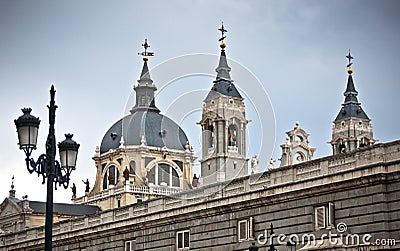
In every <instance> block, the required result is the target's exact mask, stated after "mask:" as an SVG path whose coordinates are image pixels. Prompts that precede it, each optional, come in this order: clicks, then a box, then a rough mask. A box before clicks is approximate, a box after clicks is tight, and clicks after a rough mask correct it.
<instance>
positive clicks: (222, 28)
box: [218, 22, 228, 42]
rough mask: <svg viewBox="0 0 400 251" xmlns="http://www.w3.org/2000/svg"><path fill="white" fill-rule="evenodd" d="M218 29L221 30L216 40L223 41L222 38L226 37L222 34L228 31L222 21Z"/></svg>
mask: <svg viewBox="0 0 400 251" xmlns="http://www.w3.org/2000/svg"><path fill="white" fill-rule="evenodd" d="M218 30H219V31H220V32H221V38H220V39H219V40H218V41H220V42H224V39H225V38H226V36H224V34H225V32H228V31H227V30H225V28H224V22H222V25H221V28H219V29H218Z"/></svg>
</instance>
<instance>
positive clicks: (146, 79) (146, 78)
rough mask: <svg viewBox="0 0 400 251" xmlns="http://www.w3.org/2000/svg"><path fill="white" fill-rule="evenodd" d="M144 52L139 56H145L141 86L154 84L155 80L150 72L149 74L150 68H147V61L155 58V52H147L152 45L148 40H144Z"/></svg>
mask: <svg viewBox="0 0 400 251" xmlns="http://www.w3.org/2000/svg"><path fill="white" fill-rule="evenodd" d="M142 46H143V48H144V51H143V52H141V53H138V54H139V55H142V56H143V62H144V63H143V68H142V73H141V74H140V79H139V80H138V82H139V84H145V85H147V84H152V83H153V80H151V78H150V72H149V67H148V66H147V61H149V57H152V56H154V52H149V51H147V49H148V48H150V45H149V44H148V43H147V38H146V39H145V40H144V43H143V44H142Z"/></svg>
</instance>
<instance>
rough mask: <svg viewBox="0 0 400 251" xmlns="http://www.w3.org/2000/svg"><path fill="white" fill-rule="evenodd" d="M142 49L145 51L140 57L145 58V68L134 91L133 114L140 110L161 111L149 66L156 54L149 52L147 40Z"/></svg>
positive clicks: (140, 53)
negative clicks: (150, 59) (155, 97)
mask: <svg viewBox="0 0 400 251" xmlns="http://www.w3.org/2000/svg"><path fill="white" fill-rule="evenodd" d="M142 47H143V48H144V51H142V52H139V53H138V55H141V56H142V58H143V68H142V72H141V73H140V78H139V80H138V81H137V83H136V84H135V86H134V90H135V91H136V104H135V106H134V107H133V108H132V110H131V113H133V112H134V111H136V110H137V109H139V108H145V109H153V110H155V111H157V112H159V111H160V110H158V108H157V107H156V105H155V101H154V91H156V90H157V87H156V86H155V85H154V83H153V80H152V79H151V77H150V71H149V67H148V65H147V62H148V61H149V57H152V56H154V52H150V51H148V49H149V48H150V45H149V44H148V43H147V38H146V39H145V40H144V43H143V44H142Z"/></svg>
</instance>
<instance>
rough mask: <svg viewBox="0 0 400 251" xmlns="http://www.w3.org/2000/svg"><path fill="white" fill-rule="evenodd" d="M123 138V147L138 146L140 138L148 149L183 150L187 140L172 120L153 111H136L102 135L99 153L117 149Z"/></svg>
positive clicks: (140, 141)
mask: <svg viewBox="0 0 400 251" xmlns="http://www.w3.org/2000/svg"><path fill="white" fill-rule="evenodd" d="M121 136H122V137H123V141H124V145H125V146H140V145H141V144H142V138H143V139H144V140H145V145H146V146H149V147H160V148H162V147H164V146H166V147H167V148H168V149H172V150H185V145H186V142H187V141H188V138H187V136H186V134H185V132H184V131H183V130H182V128H181V127H180V126H179V125H177V124H176V123H175V122H174V121H173V120H171V119H170V118H168V117H167V116H164V115H162V114H160V113H158V112H157V111H154V110H151V109H149V110H146V109H138V110H136V111H135V110H133V111H132V112H131V114H129V115H127V116H125V117H124V118H122V119H120V120H118V121H117V122H116V123H115V124H114V125H113V126H111V128H110V129H109V130H108V131H107V133H106V134H105V135H104V137H103V140H102V142H101V146H100V153H105V152H108V151H109V150H111V149H117V148H118V147H119V146H120V144H121ZM143 136H144V137H143Z"/></svg>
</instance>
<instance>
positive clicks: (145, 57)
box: [138, 38, 154, 61]
mask: <svg viewBox="0 0 400 251" xmlns="http://www.w3.org/2000/svg"><path fill="white" fill-rule="evenodd" d="M142 46H143V48H144V51H143V52H141V53H138V55H142V56H143V61H148V60H149V57H152V56H154V52H150V51H147V49H148V48H150V45H149V44H148V43H147V38H146V39H145V40H144V43H143V44H142Z"/></svg>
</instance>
